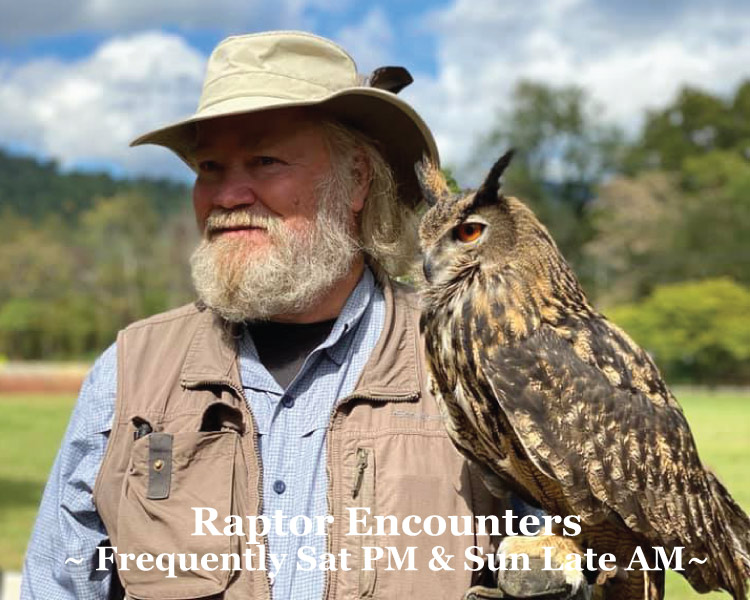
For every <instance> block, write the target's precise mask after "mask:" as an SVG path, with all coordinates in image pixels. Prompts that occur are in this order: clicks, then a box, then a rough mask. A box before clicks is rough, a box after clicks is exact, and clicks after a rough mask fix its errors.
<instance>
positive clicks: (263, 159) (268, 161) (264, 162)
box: [257, 156, 279, 166]
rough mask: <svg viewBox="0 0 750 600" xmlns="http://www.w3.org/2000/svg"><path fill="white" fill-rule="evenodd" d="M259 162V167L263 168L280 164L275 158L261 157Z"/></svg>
mask: <svg viewBox="0 0 750 600" xmlns="http://www.w3.org/2000/svg"><path fill="white" fill-rule="evenodd" d="M257 161H258V164H259V165H263V166H268V165H275V164H276V163H277V162H279V161H278V159H276V158H274V157H273V156H259V157H258V159H257Z"/></svg>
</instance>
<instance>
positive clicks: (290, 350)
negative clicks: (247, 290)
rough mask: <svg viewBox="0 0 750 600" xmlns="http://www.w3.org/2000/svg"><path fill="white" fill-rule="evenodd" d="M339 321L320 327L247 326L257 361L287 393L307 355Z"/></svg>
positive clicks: (317, 325)
mask: <svg viewBox="0 0 750 600" xmlns="http://www.w3.org/2000/svg"><path fill="white" fill-rule="evenodd" d="M335 322H336V319H330V320H329V321H320V322H318V323H274V322H273V321H263V322H255V323H248V324H247V331H248V333H249V334H250V337H252V338H253V343H254V344H255V349H256V350H257V351H258V358H259V359H260V362H261V363H262V364H263V366H264V367H265V368H266V370H268V372H269V373H270V374H271V375H272V376H273V378H274V379H275V380H276V381H277V382H278V383H279V385H280V386H281V387H282V388H283V389H286V388H287V387H288V386H289V384H290V383H291V382H292V379H294V376H295V375H297V373H298V372H299V370H300V369H301V368H302V364H303V363H304V362H305V359H306V358H307V356H308V354H310V352H312V351H313V350H315V348H317V347H318V346H319V345H320V344H321V343H322V342H323V341H324V340H325V339H326V338H327V337H328V334H329V333H331V329H333V324H334V323H335Z"/></svg>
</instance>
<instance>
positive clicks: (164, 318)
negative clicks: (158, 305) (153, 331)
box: [123, 302, 205, 331]
mask: <svg viewBox="0 0 750 600" xmlns="http://www.w3.org/2000/svg"><path fill="white" fill-rule="evenodd" d="M204 311H205V309H204V308H203V307H201V306H199V305H198V304H197V303H195V302H191V303H190V304H185V305H183V306H180V307H178V308H173V309H171V310H167V311H164V312H161V313H157V314H155V315H151V316H150V317H146V318H145V319H140V320H139V321H135V322H133V323H131V324H130V325H128V326H127V327H125V329H124V330H123V331H133V330H137V329H143V328H146V327H155V326H159V325H164V324H168V323H174V321H180V320H183V321H185V320H189V319H194V318H196V317H197V316H199V315H200V314H202V313H203V312H204Z"/></svg>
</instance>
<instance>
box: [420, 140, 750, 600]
mask: <svg viewBox="0 0 750 600" xmlns="http://www.w3.org/2000/svg"><path fill="white" fill-rule="evenodd" d="M511 156H512V153H511V152H509V153H507V154H506V155H504V156H503V157H502V158H500V159H499V160H498V161H497V163H495V165H494V166H493V167H492V169H491V170H490V172H489V175H488V176H487V178H486V180H485V181H484V183H483V184H482V185H481V187H480V188H479V189H478V190H477V191H476V192H474V193H468V194H465V195H462V194H458V195H453V194H451V192H450V191H449V190H448V188H447V185H446V183H445V180H444V179H443V177H442V175H441V173H440V171H439V170H437V169H436V168H435V167H434V166H433V165H431V164H429V163H426V162H425V163H422V164H418V165H417V166H416V171H417V176H418V178H419V180H420V183H421V187H422V191H423V194H424V196H425V198H426V199H427V201H428V203H429V204H430V205H431V208H430V209H429V210H428V212H427V213H426V214H425V215H424V217H423V219H422V222H421V225H420V232H419V233H420V243H421V246H422V250H423V255H424V273H425V278H426V283H425V287H424V291H423V307H422V317H421V329H422V333H423V335H424V337H425V343H426V348H427V356H428V362H429V367H430V371H431V374H432V378H433V381H434V388H435V395H436V397H437V399H438V402H439V404H440V406H441V410H442V411H443V414H444V415H445V417H446V425H447V428H448V432H449V434H450V436H451V438H452V440H453V442H454V444H455V445H456V446H457V448H458V449H459V450H460V451H461V452H462V453H464V454H465V455H466V456H468V457H469V458H470V459H471V460H472V461H474V462H475V463H477V464H478V465H479V466H480V467H481V468H482V470H483V472H484V475H485V481H486V482H487V484H488V487H489V488H490V489H491V490H492V489H495V490H497V489H500V487H503V488H505V489H507V488H510V489H511V490H515V491H516V492H517V493H518V494H520V495H521V497H523V498H525V499H527V500H531V501H533V502H535V503H537V504H539V505H540V506H541V507H542V508H544V509H545V510H546V511H547V512H548V513H550V514H552V515H561V516H565V515H577V516H579V517H580V519H581V521H580V522H581V526H582V532H581V535H580V536H579V537H578V538H577V539H576V542H577V543H579V544H580V545H581V546H584V547H590V548H592V549H593V550H594V551H595V552H596V553H597V554H598V555H601V554H602V553H604V552H609V553H612V554H614V555H615V557H616V558H617V564H618V569H617V571H616V572H617V575H616V576H614V577H612V578H611V580H610V581H609V582H608V584H607V586H605V587H603V588H600V592H601V590H603V594H604V596H605V597H606V598H616V599H618V600H620V599H636V598H648V599H651V598H661V597H663V593H664V592H663V588H664V580H663V572H661V571H653V572H645V571H641V570H628V571H626V569H625V567H627V566H628V564H629V563H630V561H631V559H632V557H633V556H634V553H635V551H636V547H639V546H640V547H641V548H642V549H643V551H644V552H646V554H645V556H647V557H648V558H649V559H652V557H653V554H652V553H653V552H655V551H654V550H653V548H654V547H657V546H661V547H663V548H664V549H665V550H666V552H667V555H670V554H671V553H672V550H673V549H674V548H675V547H678V546H679V547H684V551H683V563H684V564H683V566H684V569H685V570H684V571H682V574H683V575H684V576H685V577H686V578H687V579H688V580H689V582H690V583H691V585H692V586H693V587H694V588H695V589H696V590H698V591H699V592H707V591H710V590H715V589H718V588H723V589H725V590H727V591H729V592H730V593H731V594H732V596H733V597H734V598H745V597H746V594H747V582H746V579H747V577H748V576H750V552H749V549H750V520H749V519H748V517H747V515H745V513H744V512H743V511H742V509H741V508H740V507H739V506H738V505H737V504H736V503H735V502H734V500H733V499H732V497H731V496H730V495H729V493H728V492H727V490H726V489H725V488H724V487H723V486H722V484H721V483H720V482H719V481H718V480H717V478H716V477H715V476H714V475H713V474H712V473H711V472H709V471H708V470H706V469H705V468H704V467H703V465H702V463H701V461H700V458H699V457H698V453H697V451H696V447H695V442H694V441H693V437H692V434H691V432H690V428H689V427H688V424H687V421H686V420H685V416H684V415H683V412H682V409H681V408H680V406H679V404H678V403H677V401H676V400H675V398H674V396H673V395H672V393H671V392H670V390H669V389H668V388H667V386H666V385H665V383H664V381H663V380H662V377H661V375H660V373H659V371H658V370H657V368H656V366H655V365H654V363H653V362H652V360H651V359H650V357H649V356H648V355H647V354H646V352H644V351H643V350H642V349H641V348H640V347H638V346H637V345H636V344H635V342H633V341H632V340H631V339H630V338H629V337H628V336H627V334H626V333H625V332H623V331H622V330H620V329H618V328H617V327H616V326H615V325H614V324H612V323H610V322H609V321H608V320H607V319H606V318H605V317H604V316H603V315H602V314H601V313H599V312H597V311H596V310H595V309H594V308H593V307H592V306H591V304H590V303H589V301H588V300H587V298H586V295H585V294H584V292H583V290H582V289H581V286H580V284H579V283H578V280H577V278H576V277H575V275H574V274H573V271H572V270H571V268H570V266H569V265H568V264H567V263H566V261H565V259H564V258H563V256H562V255H561V254H560V251H559V250H558V248H557V246H556V245H555V242H554V241H553V240H552V238H551V237H550V235H549V233H548V231H547V230H546V229H545V227H544V226H543V225H542V224H541V223H540V222H539V220H538V219H537V218H536V217H535V216H534V214H533V213H532V212H531V210H530V209H529V208H527V207H526V206H525V205H524V204H523V203H521V202H520V201H519V200H517V199H516V198H513V197H506V196H504V195H503V194H502V193H500V183H499V179H500V176H501V175H502V173H503V170H504V169H505V168H506V167H507V165H508V163H509V162H510V159H511ZM543 539H544V538H541V539H540V541H539V543H543ZM691 559H695V560H691ZM652 564H653V563H652ZM598 581H599V582H603V580H602V579H601V576H600V579H599V580H598Z"/></svg>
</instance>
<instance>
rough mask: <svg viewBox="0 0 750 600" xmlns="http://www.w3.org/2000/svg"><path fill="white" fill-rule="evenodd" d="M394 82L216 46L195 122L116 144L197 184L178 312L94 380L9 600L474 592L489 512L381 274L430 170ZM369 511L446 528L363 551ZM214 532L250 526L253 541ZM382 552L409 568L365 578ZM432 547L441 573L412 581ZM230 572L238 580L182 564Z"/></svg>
mask: <svg viewBox="0 0 750 600" xmlns="http://www.w3.org/2000/svg"><path fill="white" fill-rule="evenodd" d="M410 80H411V79H410V77H409V76H408V73H407V72H406V71H405V70H403V69H398V68H386V69H382V70H379V71H377V72H375V73H374V74H373V75H372V76H371V77H370V78H368V79H365V78H362V77H361V76H359V75H358V74H357V71H356V68H355V65H354V63H353V61H352V59H351V58H350V57H349V56H348V55H347V54H346V52H344V51H343V50H342V49H341V48H339V47H338V46H336V45H335V44H333V43H332V42H330V41H328V40H325V39H323V38H319V37H317V36H313V35H310V34H305V33H299V32H271V33H264V34H257V35H249V36H240V37H233V38H229V39H227V40H225V41H224V42H222V43H221V44H220V45H219V46H218V47H217V48H216V50H215V51H214V53H213V54H212V55H211V58H210V59H209V63H208V69H207V74H206V79H205V83H204V88H203V94H202V97H201V102H200V105H199V109H198V111H197V113H196V114H195V115H193V116H192V117H190V118H188V119H186V120H183V121H181V122H179V123H176V124H173V125H170V126H168V127H165V128H162V129H159V130H157V131H155V132H151V133H149V134H147V135H145V136H142V137H141V138H139V139H138V140H136V141H135V142H134V144H142V143H152V144H159V145H163V146H166V147H167V148H169V149H171V150H172V151H174V152H176V153H177V154H178V155H179V156H180V157H181V158H183V159H184V160H185V162H186V163H187V164H188V165H189V166H190V168H192V169H193V170H194V171H195V173H196V175H197V177H196V181H195V185H194V191H193V200H194V208H195V214H196V218H197V222H198V226H199V228H200V230H201V231H202V233H203V239H202V241H201V243H200V246H199V247H198V249H197V250H196V251H195V253H194V255H193V257H192V259H191V264H192V274H193V280H194V283H195V288H196V291H197V295H198V298H199V299H198V301H197V302H196V303H194V304H191V305H189V306H186V307H182V308H179V309H176V310H174V311H170V312H167V313H164V314H161V315H156V316H154V317H151V318H149V319H146V320H144V321H141V322H138V323H135V324H132V325H130V326H129V327H128V328H126V329H125V330H123V331H122V332H121V333H120V334H119V336H118V339H117V342H116V344H114V345H113V346H112V347H110V348H109V349H108V350H107V351H106V352H104V354H103V355H102V356H101V357H100V358H99V359H98V360H97V362H96V364H95V366H94V367H93V369H92V371H91V373H90V374H89V376H88V378H87V380H86V382H85V383H84V386H83V388H82V390H81V394H80V397H79V399H78V403H77V405H76V408H75V410H74V413H73V416H72V419H71V422H70V425H69V428H68V431H67V433H66V435H65V439H64V440H63V443H62V447H61V449H60V452H59V454H58V457H57V460H56V462H55V465H54V467H53V472H52V475H51V477H50V480H49V483H48V485H47V488H46V490H45V494H44V498H43V500H42V505H41V508H40V513H39V516H38V519H37V524H36V527H35V530H34V533H33V535H32V539H31V543H30V546H29V549H28V552H27V556H26V563H25V567H24V575H23V588H22V597H23V598H28V599H31V598H39V599H44V600H55V599H71V600H72V599H74V598H76V599H105V598H113V597H122V595H123V593H125V594H127V596H128V597H132V598H141V599H149V598H173V599H187V598H204V597H212V598H224V599H228V600H231V599H235V598H245V599H247V598H271V597H273V598H275V599H277V600H278V599H286V598H288V599H295V600H296V599H307V598H309V599H318V598H329V597H336V598H371V597H379V598H403V597H408V596H411V597H415V598H459V597H461V595H462V594H464V593H465V592H466V590H467V588H469V587H470V586H471V585H472V584H474V583H477V581H476V579H477V573H476V572H473V571H471V570H466V569H464V568H463V566H462V565H463V556H464V552H465V549H466V548H467V547H469V546H479V547H482V548H483V550H484V552H485V553H486V552H491V550H492V548H493V547H494V546H493V543H492V540H491V539H490V536H489V534H488V533H487V532H484V531H481V530H480V528H478V527H477V525H476V522H475V521H474V520H473V517H474V516H475V515H490V514H500V513H501V512H502V510H503V507H500V506H498V503H497V502H496V500H494V498H493V497H492V496H491V495H490V494H489V493H488V492H487V491H486V490H485V489H484V488H483V486H482V484H481V481H480V478H479V476H478V474H477V473H475V472H474V470H473V468H470V467H469V465H468V464H467V463H466V462H465V460H464V459H463V458H462V457H461V456H460V455H459V454H458V453H457V452H456V450H455V449H454V447H453V445H452V444H451V442H450V440H449V439H448V437H447V435H446V433H445V432H444V430H443V424H442V419H441V417H440V415H439V413H438V410H437V407H436V405H435V403H434V400H433V398H432V397H431V395H430V392H429V389H428V386H427V382H426V373H425V368H424V363H423V358H422V347H421V344H420V340H419V335H418V327H417V319H418V306H417V301H416V299H415V297H414V295H413V293H412V292H410V291H409V290H408V289H406V288H405V287H404V286H401V285H399V284H395V283H393V282H392V280H391V279H390V277H389V275H394V274H399V273H403V272H404V270H405V268H406V266H407V265H408V264H410V262H411V261H412V260H413V259H414V255H415V248H416V244H415V242H414V234H415V229H414V227H413V223H412V214H413V209H414V207H415V205H416V203H417V201H418V192H417V189H418V188H417V183H416V180H415V177H414V174H413V164H414V163H415V162H416V161H417V160H419V159H420V158H421V157H422V156H423V155H427V156H429V157H431V158H432V159H433V160H435V161H437V158H438V156H437V149H436V146H435V142H434V140H433V138H432V135H431V133H430V131H429V129H428V128H427V126H426V125H425V124H424V122H423V121H422V119H421V118H420V117H419V116H418V115H417V114H416V112H414V110H413V109H412V108H411V107H410V106H409V105H408V104H406V103H405V102H404V101H402V100H401V99H400V98H398V97H397V96H396V94H395V92H398V91H399V90H400V88H401V87H403V86H404V85H405V84H407V83H408V82H410ZM376 514H377V515H387V516H388V517H391V518H393V519H394V522H395V523H403V522H404V520H405V519H407V518H412V521H411V522H412V525H413V526H414V524H417V523H419V522H421V520H422V519H424V518H426V517H428V516H430V515H442V516H444V517H448V516H453V517H457V518H458V522H462V523H464V527H463V531H460V532H458V533H456V532H451V531H444V532H439V533H438V534H437V535H428V534H427V533H425V532H424V531H422V529H421V528H420V527H418V526H415V527H413V528H414V529H416V530H417V531H416V532H415V533H416V535H414V536H412V535H410V534H409V535H398V534H397V533H393V532H391V533H390V534H389V535H387V536H386V537H382V536H381V537H379V536H377V535H376V534H375V532H374V530H372V525H373V515H376ZM230 515H238V516H240V517H241V518H242V519H244V518H245V517H248V521H250V519H251V518H253V517H258V516H261V515H263V516H267V517H269V519H270V518H272V517H273V518H274V527H272V528H269V530H268V531H262V532H261V533H260V535H259V537H258V539H253V538H254V536H253V535H251V533H250V532H249V531H248V530H247V529H246V528H243V527H241V526H240V525H239V523H238V522H237V521H232V520H231V519H232V517H231V516H230ZM352 515H355V516H356V525H357V527H356V530H357V531H356V532H352V520H351V517H352ZM415 516H416V517H417V518H418V519H419V520H415V519H414V517H415ZM295 517H296V518H297V519H298V520H297V524H299V523H300V522H303V521H304V519H307V520H310V521H312V520H315V521H316V522H318V523H321V522H322V523H324V527H323V528H322V530H321V528H319V527H318V528H304V527H303V528H302V529H300V528H299V527H297V528H296V529H295V527H294V526H293V524H292V522H293V521H294V518H295ZM299 519H303V521H300V520H299ZM462 519H463V521H462ZM230 522H231V523H234V525H233V528H232V529H231V531H228V532H227V530H225V529H224V528H225V526H226V525H227V523H230ZM386 547H387V548H390V550H387V552H389V553H390V552H398V553H399V556H402V557H403V556H408V553H409V552H413V550H412V551H410V550H409V547H412V548H415V549H416V552H414V555H413V560H414V565H413V568H408V565H404V566H403V567H402V568H401V569H397V568H393V567H391V568H389V566H390V564H391V563H390V562H389V560H387V557H386V559H381V560H372V561H371V564H369V566H368V564H367V561H368V557H369V558H371V559H375V557H377V556H379V554H378V551H383V550H384V549H385V548H386ZM434 547H442V548H443V551H444V554H445V555H446V556H447V555H453V556H455V557H456V559H457V560H458V561H459V562H458V564H456V565H451V566H452V567H453V570H443V571H435V570H434V569H432V568H431V567H430V560H431V559H433V554H432V552H431V550H432V548H434ZM368 548H369V549H368ZM115 549H116V550H115ZM232 553H234V554H236V555H243V557H244V559H245V560H244V562H243V563H242V564H239V565H237V564H235V563H232V564H231V565H229V566H227V565H226V564H223V565H222V564H218V565H215V564H213V563H210V564H209V563H207V562H205V561H203V560H202V557H203V558H205V557H206V556H216V557H218V556H221V555H224V554H232ZM326 553H328V554H326ZM382 554H383V555H385V552H382ZM177 555H184V556H187V557H188V558H186V559H185V561H183V562H179V563H177V564H178V566H175V567H174V568H173V569H170V568H169V566H170V565H171V564H172V563H170V561H174V560H177V559H176V558H172V559H170V558H169V557H170V556H172V557H176V556H177ZM144 556H145V557H146V558H140V559H139V558H138V557H144ZM160 556H161V558H159V557H160ZM190 556H193V557H194V558H193V559H190V558H189V557H190ZM301 556H302V557H308V558H307V559H300V557H301ZM389 556H390V555H389ZM148 557H151V558H148ZM323 557H328V563H327V564H328V568H325V567H324V566H323V562H322V558H323ZM334 559H335V562H334V563H333V565H332V562H331V561H333V560H334ZM190 560H192V561H193V562H190ZM160 561H161V562H160ZM342 561H345V563H346V564H342ZM436 564H438V563H436ZM332 566H333V568H331V567H332ZM115 571H116V575H114V574H113V573H114V572H115ZM120 586H122V588H124V590H123V589H122V588H121V587H120ZM475 591H476V590H475ZM472 593H473V592H472ZM475 597H480V596H475Z"/></svg>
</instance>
